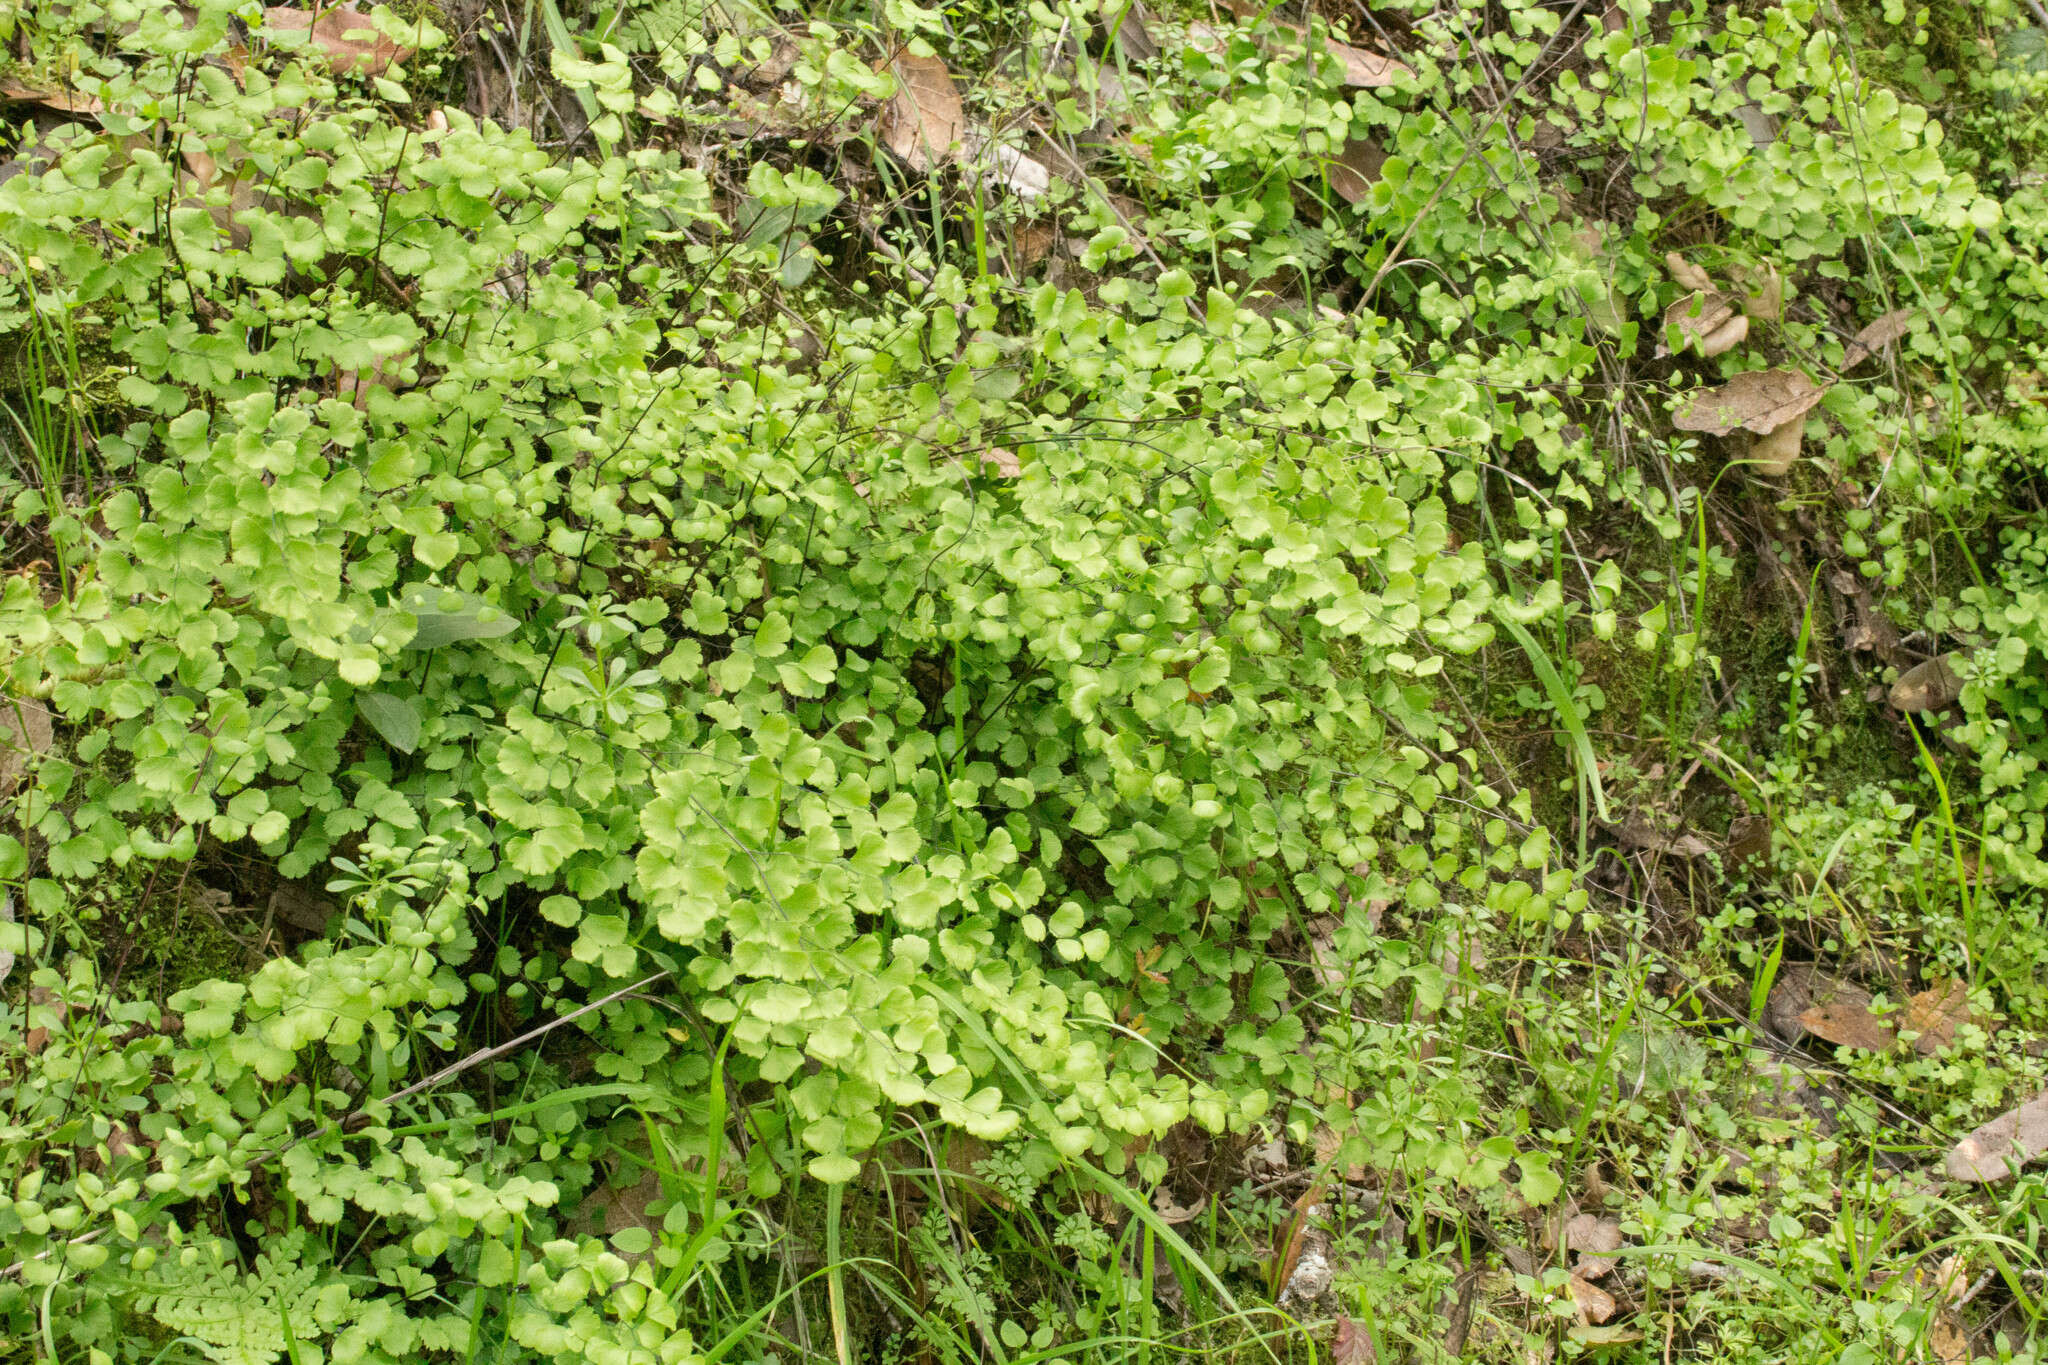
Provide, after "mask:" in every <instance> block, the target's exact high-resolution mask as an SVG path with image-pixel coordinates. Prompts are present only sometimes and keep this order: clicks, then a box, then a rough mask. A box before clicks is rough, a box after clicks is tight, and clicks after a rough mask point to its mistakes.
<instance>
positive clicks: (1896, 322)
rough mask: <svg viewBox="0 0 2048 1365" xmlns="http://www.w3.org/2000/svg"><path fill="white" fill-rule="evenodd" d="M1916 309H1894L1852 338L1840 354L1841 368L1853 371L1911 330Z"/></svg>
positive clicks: (1918, 311) (1917, 313)
mask: <svg viewBox="0 0 2048 1365" xmlns="http://www.w3.org/2000/svg"><path fill="white" fill-rule="evenodd" d="M1919 315H1920V310H1919V309H1917V308H1894V309H1892V311H1891V312H1889V313H1886V314H1885V315H1884V316H1883V317H1880V318H1878V319H1877V320H1876V321H1875V322H1872V323H1871V324H1870V325H1869V326H1867V327H1865V328H1864V329H1863V330H1862V331H1860V332H1858V333H1857V334H1856V335H1855V337H1853V338H1852V339H1851V340H1850V342H1849V345H1848V347H1847V349H1845V350H1844V351H1843V352H1842V368H1843V369H1844V370H1853V369H1855V368H1856V367H1857V366H1858V365H1861V364H1862V363H1863V362H1864V361H1866V360H1868V359H1870V358H1871V357H1872V356H1874V355H1876V354H1877V353H1878V352H1879V351H1882V350H1883V349H1884V348H1885V347H1887V346H1889V345H1891V344H1892V343H1893V342H1895V341H1897V340H1898V339H1899V338H1900V337H1902V336H1904V335H1905V334H1906V333H1907V332H1909V331H1911V330H1912V327H1913V319H1914V318H1916V317H1918V316H1919Z"/></svg>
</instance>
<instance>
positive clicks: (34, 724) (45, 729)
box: [0, 697, 54, 796]
mask: <svg viewBox="0 0 2048 1365" xmlns="http://www.w3.org/2000/svg"><path fill="white" fill-rule="evenodd" d="M53 738H54V731H53V730H52V728H51V724H50V712H49V710H48V709H47V708H46V707H44V706H43V704H42V703H41V702H36V701H29V700H27V699H26V698H19V697H0V796H6V795H7V794H8V793H9V792H11V791H13V790H14V788H15V785H16V784H17V783H19V782H20V781H21V777H22V774H23V773H25V772H27V771H28V767H29V764H30V763H32V762H34V761H35V756H36V755H37V754H40V753H44V752H46V751H47V750H48V749H49V747H50V743H51V740H52V739H53Z"/></svg>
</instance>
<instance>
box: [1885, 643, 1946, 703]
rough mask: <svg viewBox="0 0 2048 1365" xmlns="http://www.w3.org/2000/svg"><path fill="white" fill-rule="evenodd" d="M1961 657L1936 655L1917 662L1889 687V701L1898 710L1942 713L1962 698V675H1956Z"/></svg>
mask: <svg viewBox="0 0 2048 1365" xmlns="http://www.w3.org/2000/svg"><path fill="white" fill-rule="evenodd" d="M1959 657H1960V656H1957V655H1952V654H1941V655H1936V656H1935V657H1934V658H1932V659H1928V660H1925V661H1924V662H1921V663H1917V664H1915V665H1913V666H1912V667H1911V668H1909V669H1907V670H1906V671H1905V672H1904V673H1901V674H1900V675H1899V680H1898V681H1897V682H1895V683H1893V684H1892V688H1891V692H1890V694H1889V698H1888V699H1889V700H1890V702H1891V704H1892V705H1893V706H1895V707H1897V708H1898V709H1899V710H1901V711H1913V712H1922V711H1941V710H1945V709H1947V708H1948V707H1951V706H1953V705H1955V704H1956V702H1957V701H1958V700H1960V699H1961V697H1962V695H1963V675H1962V674H1960V673H1958V672H1956V666H1955V661H1956V660H1957V659H1958V658H1959Z"/></svg>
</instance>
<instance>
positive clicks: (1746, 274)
mask: <svg viewBox="0 0 2048 1365" xmlns="http://www.w3.org/2000/svg"><path fill="white" fill-rule="evenodd" d="M1735 278H1736V279H1737V280H1739V281H1740V282H1741V284H1742V311H1743V312H1744V313H1747V314H1748V315H1749V317H1750V319H1751V320H1752V321H1754V322H1776V321H1777V320H1778V316H1779V314H1781V313H1782V312H1784V310H1785V281H1784V278H1783V277H1782V276H1780V275H1779V274H1778V267H1776V266H1775V265H1772V264H1771V263H1770V262H1769V261H1762V262H1759V263H1758V264H1756V265H1753V266H1738V267H1737V268H1736V271H1735Z"/></svg>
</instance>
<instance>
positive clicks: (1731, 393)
mask: <svg viewBox="0 0 2048 1365" xmlns="http://www.w3.org/2000/svg"><path fill="white" fill-rule="evenodd" d="M1826 395H1827V390H1826V389H1824V388H1822V387H1820V386H1819V385H1817V384H1815V383H1814V382H1813V381H1812V380H1811V379H1808V378H1807V377H1806V376H1805V375H1804V374H1801V373H1800V372H1799V371H1798V370H1749V371H1746V372H1744V373H1742V374H1738V375H1736V376H1735V377H1734V378H1733V379H1731V380H1729V381H1728V382H1727V383H1725V384H1723V385H1721V386H1720V387H1719V388H1714V389H1706V390H1704V391H1702V392H1699V393H1695V394H1694V395H1693V397H1692V401H1691V402H1689V403H1687V404H1686V405H1685V407H1684V408H1682V409H1680V410H1679V412H1678V414H1677V416H1676V417H1674V418H1673V419H1672V425H1674V426H1676V427H1677V428H1678V429H1679V430H1680V431H1704V432H1710V433H1712V434H1713V435H1715V436H1726V435H1728V434H1729V433H1730V432H1734V431H1753V432H1755V433H1756V434H1757V435H1759V436H1765V435H1768V434H1770V433H1771V432H1773V431H1776V430H1777V429H1778V428H1779V427H1782V426H1784V425H1785V424H1786V423H1787V422H1791V421H1794V420H1796V419H1798V418H1800V417H1803V416H1805V415H1806V414H1807V412H1809V411H1810V410H1811V409H1812V408H1813V406H1814V405H1815V404H1816V403H1818V402H1820V400H1821V399H1822V398H1823V397H1825V396H1826Z"/></svg>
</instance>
